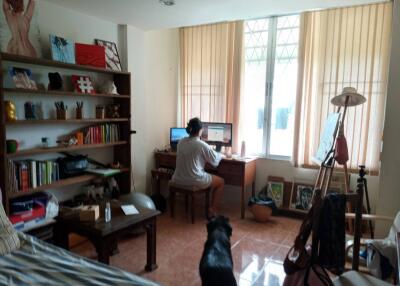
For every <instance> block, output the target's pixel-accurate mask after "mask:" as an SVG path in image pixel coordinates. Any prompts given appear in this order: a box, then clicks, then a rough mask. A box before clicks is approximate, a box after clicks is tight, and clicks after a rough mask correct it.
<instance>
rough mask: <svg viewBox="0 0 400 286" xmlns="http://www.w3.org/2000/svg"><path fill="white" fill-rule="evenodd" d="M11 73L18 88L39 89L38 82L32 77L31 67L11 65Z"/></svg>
mask: <svg viewBox="0 0 400 286" xmlns="http://www.w3.org/2000/svg"><path fill="white" fill-rule="evenodd" d="M9 74H10V76H11V78H12V79H13V81H14V84H15V87H16V88H23V89H37V86H36V83H35V81H34V80H33V79H32V72H31V70H30V69H24V68H17V67H10V68H9Z"/></svg>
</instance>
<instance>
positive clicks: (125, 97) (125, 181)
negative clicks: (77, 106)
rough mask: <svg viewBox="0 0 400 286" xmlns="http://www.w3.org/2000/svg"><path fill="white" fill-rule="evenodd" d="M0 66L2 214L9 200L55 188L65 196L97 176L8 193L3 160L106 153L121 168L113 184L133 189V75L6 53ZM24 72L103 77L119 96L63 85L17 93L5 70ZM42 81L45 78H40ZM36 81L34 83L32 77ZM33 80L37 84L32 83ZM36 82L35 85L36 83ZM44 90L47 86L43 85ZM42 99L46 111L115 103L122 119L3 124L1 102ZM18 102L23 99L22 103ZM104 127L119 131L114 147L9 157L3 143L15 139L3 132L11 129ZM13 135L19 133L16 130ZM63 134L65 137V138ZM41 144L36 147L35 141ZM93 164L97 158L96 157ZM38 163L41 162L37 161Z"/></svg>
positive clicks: (34, 150) (20, 151) (83, 147)
mask: <svg viewBox="0 0 400 286" xmlns="http://www.w3.org/2000/svg"><path fill="white" fill-rule="evenodd" d="M0 64H1V67H2V72H1V73H0V188H1V190H2V195H3V204H4V206H5V209H6V212H7V213H8V214H9V211H10V209H9V203H10V200H12V199H15V198H21V197H23V196H28V195H32V194H34V193H37V192H41V191H45V190H51V189H59V188H62V191H63V192H68V191H69V189H70V188H68V187H72V186H73V185H77V184H82V183H88V182H91V181H92V180H93V179H96V178H97V177H98V176H97V175H95V174H89V173H82V174H79V175H77V176H74V177H69V178H65V179H60V180H56V181H52V182H51V183H49V184H42V185H40V186H37V187H35V188H32V187H30V188H29V189H28V190H25V191H18V192H11V191H10V190H8V189H7V186H6V176H7V174H8V173H7V172H8V169H7V166H8V164H7V161H8V160H12V161H14V160H20V159H21V158H23V159H30V156H34V158H35V160H37V159H36V158H40V157H41V156H43V155H45V154H47V156H48V154H50V155H51V154H54V158H57V157H61V154H59V153H61V152H73V153H74V154H80V153H81V152H85V151H86V150H95V151H96V153H98V152H104V153H107V154H112V162H107V163H113V162H119V163H120V164H121V165H122V167H123V168H122V169H121V171H120V172H119V173H118V174H116V175H115V179H116V180H117V183H118V185H119V187H120V190H121V192H126V193H128V192H130V188H131V169H130V166H131V138H130V137H131V128H130V118H131V108H130V106H131V94H130V91H131V74H130V73H129V72H120V71H112V70H108V69H102V68H96V67H91V66H83V65H77V64H68V63H62V62H57V61H53V60H48V59H40V58H31V57H25V56H18V55H12V54H7V53H0ZM13 65H15V66H18V67H24V66H25V65H26V66H27V67H28V68H30V69H38V70H40V71H41V72H42V73H43V74H44V75H46V76H47V73H48V72H59V73H60V74H61V75H64V74H63V73H65V76H67V77H69V76H70V74H71V73H77V74H81V75H84V74H90V75H93V74H94V75H95V76H96V75H97V74H98V75H100V76H105V77H107V78H109V79H112V80H113V81H114V84H115V86H116V87H117V91H118V93H119V94H106V93H96V94H82V93H77V92H75V91H72V90H71V89H72V88H69V86H68V85H66V88H65V90H47V89H43V88H42V89H38V90H30V89H20V88H14V87H12V86H10V84H5V83H6V77H9V75H8V73H7V69H6V67H9V66H13ZM42 78H44V76H42ZM34 79H35V78H34ZM35 81H36V79H35ZM37 83H38V82H37ZM42 84H43V85H44V86H47V84H44V83H43V82H42ZM38 97H40V98H41V99H42V100H43V101H48V102H49V103H51V105H50V106H52V105H54V104H53V102H55V101H62V100H64V99H65V100H68V99H69V100H71V99H73V100H75V99H76V100H77V101H78V100H79V101H84V102H85V104H86V105H89V104H92V105H93V106H89V108H93V110H94V109H95V104H93V102H92V101H90V100H88V99H97V100H106V101H107V104H110V103H113V104H119V105H120V109H119V113H120V118H104V119H103V118H102V119H98V118H83V119H75V118H69V119H67V120H57V119H55V118H47V119H38V120H31V119H29V120H27V119H24V118H18V120H16V121H6V115H5V100H12V101H14V102H15V101H16V102H21V100H23V99H25V98H27V100H26V101H28V100H32V101H33V100H34V99H35V98H38ZM21 98H22V99H21ZM18 100H19V101H18ZM23 108H24V106H23V104H22V106H21V104H19V105H17V109H23ZM102 124H117V125H118V131H119V138H118V140H116V141H113V142H101V143H93V144H83V145H74V146H70V147H65V146H62V145H58V146H55V147H49V148H43V147H40V146H39V145H38V146H35V147H28V148H24V149H22V148H21V149H18V151H17V152H15V153H11V154H7V149H6V140H7V139H16V138H7V133H8V132H9V130H14V131H13V134H14V136H15V134H16V132H23V131H19V130H24V128H25V130H26V129H31V131H30V132H42V133H43V134H46V130H47V128H48V126H51V127H54V128H59V127H60V128H61V126H72V127H74V126H75V125H76V127H77V128H89V127H92V126H94V127H96V126H100V125H102ZM15 130H17V131H15ZM65 135H67V134H65ZM38 143H39V142H38ZM94 159H96V158H94ZM39 160H40V159H39Z"/></svg>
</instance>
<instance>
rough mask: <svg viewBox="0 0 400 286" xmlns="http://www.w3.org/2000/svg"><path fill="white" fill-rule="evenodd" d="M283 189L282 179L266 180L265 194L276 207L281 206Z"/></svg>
mask: <svg viewBox="0 0 400 286" xmlns="http://www.w3.org/2000/svg"><path fill="white" fill-rule="evenodd" d="M284 189H285V183H284V181H268V189H267V194H268V197H270V198H271V199H272V200H273V201H274V202H275V205H276V207H277V208H281V207H282V206H283V196H284Z"/></svg>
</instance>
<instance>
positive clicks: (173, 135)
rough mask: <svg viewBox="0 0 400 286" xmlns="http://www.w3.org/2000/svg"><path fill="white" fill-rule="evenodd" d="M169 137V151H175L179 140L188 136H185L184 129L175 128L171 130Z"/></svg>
mask: <svg viewBox="0 0 400 286" xmlns="http://www.w3.org/2000/svg"><path fill="white" fill-rule="evenodd" d="M169 135H170V136H169V143H170V145H171V149H172V150H174V151H176V147H177V146H178V142H179V140H181V139H182V138H185V137H188V136H189V134H187V132H186V128H177V127H173V128H171V129H170V133H169Z"/></svg>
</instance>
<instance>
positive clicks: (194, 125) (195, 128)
mask: <svg viewBox="0 0 400 286" xmlns="http://www.w3.org/2000/svg"><path fill="white" fill-rule="evenodd" d="M202 128H203V124H202V123H201V120H200V119H199V118H197V117H195V118H192V119H190V120H189V123H188V124H187V126H186V132H187V133H188V134H189V135H190V136H196V135H197V134H199V131H200V130H201V129H202Z"/></svg>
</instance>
